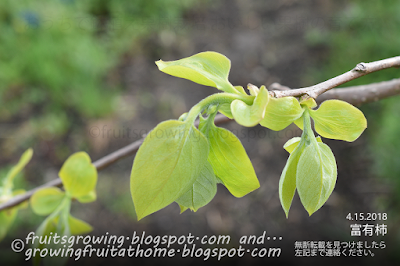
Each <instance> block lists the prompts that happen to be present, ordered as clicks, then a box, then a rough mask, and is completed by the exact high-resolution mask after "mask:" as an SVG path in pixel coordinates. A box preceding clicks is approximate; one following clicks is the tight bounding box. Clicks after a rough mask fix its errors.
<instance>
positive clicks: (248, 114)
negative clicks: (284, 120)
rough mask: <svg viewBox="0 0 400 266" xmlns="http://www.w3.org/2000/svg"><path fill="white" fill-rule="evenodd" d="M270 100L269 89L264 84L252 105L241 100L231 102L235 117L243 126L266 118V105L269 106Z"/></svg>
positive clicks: (252, 124) (248, 125) (251, 124)
mask: <svg viewBox="0 0 400 266" xmlns="http://www.w3.org/2000/svg"><path fill="white" fill-rule="evenodd" d="M268 101H269V95H268V90H267V89H266V88H265V86H262V87H261V88H260V91H259V93H258V94H257V96H256V97H255V99H254V101H253V104H252V105H247V104H246V103H244V102H242V101H241V100H234V101H233V102H232V103H231V111H232V115H233V118H234V119H235V120H236V122H237V123H238V124H240V125H242V126H245V127H252V126H255V125H257V124H258V123H259V122H260V121H261V120H262V119H263V118H264V114H265V107H266V106H267V104H268Z"/></svg>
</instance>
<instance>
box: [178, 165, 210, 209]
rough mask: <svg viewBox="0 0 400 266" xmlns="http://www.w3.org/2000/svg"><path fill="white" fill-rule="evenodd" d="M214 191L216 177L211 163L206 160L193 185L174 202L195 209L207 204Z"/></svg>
mask: <svg viewBox="0 0 400 266" xmlns="http://www.w3.org/2000/svg"><path fill="white" fill-rule="evenodd" d="M216 193H217V179H216V178H215V174H214V171H213V168H212V166H211V164H210V163H209V162H207V163H206V164H205V165H204V167H203V170H202V171H201V172H200V174H199V176H198V177H197V178H196V180H195V181H194V183H193V185H192V186H191V187H190V188H189V190H188V191H186V192H185V193H184V194H183V195H182V196H180V197H179V198H178V199H177V200H176V202H177V203H178V204H179V206H181V207H182V206H183V207H187V208H190V209H191V210H193V211H197V210H198V209H199V208H201V207H203V206H205V205H207V204H208V203H209V202H210V201H211V200H212V199H213V198H214V196H215V194H216ZM181 209H182V208H181Z"/></svg>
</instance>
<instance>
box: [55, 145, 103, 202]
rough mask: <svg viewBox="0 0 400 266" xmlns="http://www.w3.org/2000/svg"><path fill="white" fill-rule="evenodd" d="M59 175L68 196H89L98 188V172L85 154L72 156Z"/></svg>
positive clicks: (79, 153)
mask: <svg viewBox="0 0 400 266" xmlns="http://www.w3.org/2000/svg"><path fill="white" fill-rule="evenodd" d="M58 175H59V176H60V178H61V180H62V183H63V185H64V188H65V190H66V192H67V194H69V195H70V196H72V197H75V198H80V197H83V196H85V195H87V194H88V193H90V192H91V191H93V190H94V189H95V187H96V183H97V170H96V167H95V166H94V165H93V164H92V162H91V160H90V157H89V155H87V153H85V152H77V153H74V154H72V155H71V156H70V157H69V158H68V159H67V160H66V161H65V162H64V164H63V166H62V167H61V170H60V172H59V173H58Z"/></svg>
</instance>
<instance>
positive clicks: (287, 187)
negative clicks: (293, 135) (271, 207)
mask: <svg viewBox="0 0 400 266" xmlns="http://www.w3.org/2000/svg"><path fill="white" fill-rule="evenodd" d="M303 149H304V144H302V146H301V147H299V146H298V143H297V145H296V147H295V148H294V150H293V152H292V153H291V154H290V156H289V159H288V160H287V162H286V165H285V168H283V171H282V174H281V178H280V179H279V199H280V201H281V205H282V208H283V210H284V211H285V214H286V218H287V217H288V215H289V209H290V206H291V205H292V201H293V196H294V193H295V192H296V173H297V165H298V162H299V159H300V156H301V154H302V152H303Z"/></svg>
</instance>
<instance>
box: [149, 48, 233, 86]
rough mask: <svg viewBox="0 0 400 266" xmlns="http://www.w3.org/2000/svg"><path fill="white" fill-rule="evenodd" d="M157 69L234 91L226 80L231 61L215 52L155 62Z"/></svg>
mask: <svg viewBox="0 0 400 266" xmlns="http://www.w3.org/2000/svg"><path fill="white" fill-rule="evenodd" d="M156 64H157V66H158V69H159V70H160V71H162V72H164V73H167V74H169V75H172V76H175V77H179V78H184V79H188V80H191V81H193V82H196V83H199V84H202V85H206V86H211V87H216V88H218V89H220V90H223V91H226V92H234V91H236V90H235V89H234V87H233V86H232V84H231V83H230V82H229V81H228V75H229V71H230V68H231V61H230V60H229V59H228V58H227V57H226V56H224V55H222V54H219V53H216V52H202V53H198V54H195V55H193V56H190V57H186V58H183V59H180V60H176V61H167V62H165V61H162V60H159V61H157V62H156Z"/></svg>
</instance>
